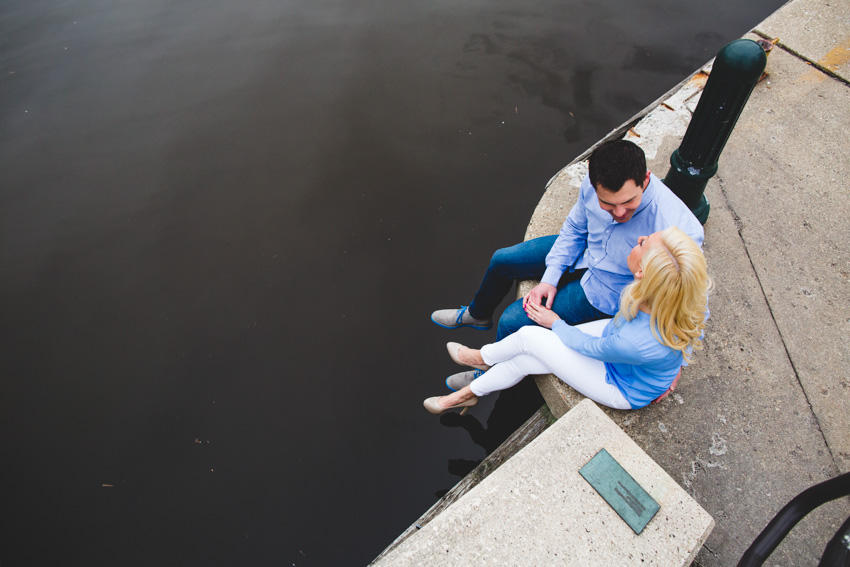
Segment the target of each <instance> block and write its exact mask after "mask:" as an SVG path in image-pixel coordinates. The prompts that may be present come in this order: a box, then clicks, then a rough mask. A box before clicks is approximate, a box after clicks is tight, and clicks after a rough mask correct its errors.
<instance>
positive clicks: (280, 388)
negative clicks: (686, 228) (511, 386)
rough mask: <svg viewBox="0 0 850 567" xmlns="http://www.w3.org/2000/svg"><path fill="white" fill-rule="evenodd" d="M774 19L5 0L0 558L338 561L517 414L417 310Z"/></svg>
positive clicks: (454, 475)
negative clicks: (481, 393) (599, 155)
mask: <svg viewBox="0 0 850 567" xmlns="http://www.w3.org/2000/svg"><path fill="white" fill-rule="evenodd" d="M782 2H783V0H754V1H752V2H738V1H737V0H717V1H714V2H681V1H678V0H643V1H639V2H626V1H624V0H616V1H613V0H610V1H595V2H590V1H578V0H568V1H561V2H554V1H547V0H534V1H532V2H525V3H521V5H520V4H518V3H517V2H513V1H508V0H492V1H488V2H483V1H471V2H445V1H440V0H438V1H434V2H365V1H363V0H346V1H341V0H337V1H334V0H328V1H321V2H316V1H310V2H308V1H305V0H300V1H299V0H288V1H272V0H248V1H243V2H236V1H235V0H205V1H201V0H168V1H165V0H153V1H145V2H142V1H141V0H52V1H50V2H48V1H44V0H5V1H4V2H3V3H2V6H0V110H2V112H0V262H2V271H0V274H2V277H0V293H2V306H0V314H1V315H0V332H2V336H0V339H2V347H0V348H2V350H0V451H2V458H3V461H2V462H3V467H2V472H0V479H2V485H3V486H4V495H3V504H2V506H0V517H2V525H0V533H2V535H0V538H1V539H0V563H2V564H3V565H57V564H72V565H80V564H87V565H284V566H290V565H298V566H301V565H305V566H306V565H314V566H315V565H323V566H324V565H363V564H365V563H367V562H368V561H369V560H371V559H372V558H373V557H374V556H375V555H376V554H377V553H379V552H380V551H381V550H382V549H383V548H384V547H385V546H386V545H387V544H388V543H389V542H390V541H392V539H394V538H395V536H396V535H398V533H400V532H401V531H402V530H403V529H405V528H406V527H407V526H408V525H409V524H410V523H411V522H413V521H414V520H415V519H416V518H417V517H418V516H419V514H420V513H421V512H423V511H424V510H426V509H427V508H428V507H429V506H430V505H431V504H432V503H433V502H434V501H435V500H436V499H437V498H438V497H439V496H440V495H441V494H443V493H444V492H445V491H446V490H447V489H449V488H450V487H451V486H453V485H454V484H455V483H456V482H457V481H458V480H459V479H460V478H461V477H462V476H463V475H464V474H465V473H466V472H467V471H469V470H470V469H471V468H472V467H473V466H474V465H475V464H476V463H477V462H478V461H480V460H481V459H482V458H483V457H484V456H485V455H486V454H487V453H489V452H490V451H492V450H493V449H494V448H495V447H496V446H498V444H499V443H500V442H501V441H502V440H503V439H504V438H505V437H506V436H507V435H508V434H509V433H510V432H511V431H513V429H515V428H516V427H517V426H518V425H519V424H521V423H522V422H523V421H525V419H526V418H527V417H528V416H529V415H530V414H531V413H532V412H533V411H534V410H535V409H537V408H538V407H539V406H540V405H541V404H542V400H541V399H540V398H539V397H538V396H537V394H536V391H535V389H534V387H533V384H531V385H525V388H522V387H518V388H517V391H515V392H510V393H505V394H502V395H501V396H491V397H490V399H487V400H485V402H484V403H482V404H480V405H479V406H478V407H477V408H475V409H474V410H473V411H472V412H471V413H470V415H469V416H466V417H464V418H460V417H459V416H447V417H444V418H442V419H440V418H437V417H435V416H432V415H430V414H428V413H426V412H425V410H424V409H423V408H422V406H421V402H422V399H424V398H425V397H427V396H431V395H436V394H440V393H443V392H445V386H444V385H443V380H444V379H445V377H446V375H448V374H449V373H452V372H454V371H456V370H457V368H456V367H454V366H453V365H452V363H451V361H450V360H449V359H448V357H447V356H446V353H445V349H444V347H443V344H444V343H445V341H446V340H460V341H463V342H467V343H469V344H471V345H474V346H478V345H480V344H482V343H483V342H484V341H489V340H492V339H493V338H494V337H495V332H494V331H493V332H489V333H480V332H475V331H469V330H463V331H457V332H454V333H452V332H448V331H445V330H441V329H439V328H437V327H436V326H434V325H433V324H431V323H430V321H429V317H428V316H429V314H430V312H431V311H432V310H433V309H436V308H442V307H451V306H455V305H459V304H461V303H465V302H468V300H469V299H470V295H471V294H472V292H473V291H474V289H475V288H476V287H477V284H478V282H479V278H480V276H481V274H482V273H483V270H484V268H485V266H486V264H487V261H488V260H489V255H490V253H491V252H492V250H494V249H495V248H497V247H500V246H505V245H509V244H513V243H515V242H517V241H519V240H521V239H522V236H523V234H524V230H525V225H526V223H527V222H528V219H529V217H530V215H531V212H532V210H533V208H534V206H535V205H536V203H537V201H538V199H539V198H540V196H541V194H542V192H543V189H544V185H545V183H546V181H547V180H548V179H549V178H550V177H551V176H552V175H554V174H555V173H556V172H557V171H558V170H559V169H560V168H561V167H562V166H564V165H565V164H566V163H568V162H569V161H570V160H571V159H572V158H573V157H574V156H576V155H577V154H579V153H581V152H582V151H583V150H584V149H585V148H587V147H588V146H590V145H591V144H592V143H594V142H595V141H596V140H598V139H599V138H600V137H602V136H603V135H604V134H606V133H607V132H608V131H610V130H611V129H612V128H614V127H616V126H617V125H619V124H620V123H621V122H622V121H624V120H625V119H627V118H628V117H630V116H631V115H633V114H634V113H635V112H637V111H638V110H640V109H641V108H643V107H644V106H645V105H646V104H648V103H649V102H651V101H652V100H654V99H655V98H657V97H658V96H660V95H661V94H662V93H663V92H665V91H666V90H668V89H669V88H671V87H672V86H673V85H674V84H676V83H677V82H678V81H680V80H681V79H682V78H683V77H684V76H686V75H687V74H689V73H691V72H692V71H693V70H694V69H695V68H697V67H698V66H700V65H702V64H703V63H704V62H705V61H707V60H708V59H710V58H711V57H712V56H713V55H714V54H715V53H716V52H717V50H718V49H719V48H720V47H722V46H723V45H724V44H725V43H727V42H728V41H731V40H732V39H735V38H737V37H739V36H741V35H742V34H744V33H745V32H746V31H747V30H748V29H749V28H751V27H752V26H754V25H755V24H756V23H758V22H759V21H760V20H761V19H763V18H764V17H765V16H766V15H768V14H769V13H770V12H772V11H773V10H775V9H776V8H777V7H779V5H781V4H782ZM659 173H660V174H663V173H664V172H659Z"/></svg>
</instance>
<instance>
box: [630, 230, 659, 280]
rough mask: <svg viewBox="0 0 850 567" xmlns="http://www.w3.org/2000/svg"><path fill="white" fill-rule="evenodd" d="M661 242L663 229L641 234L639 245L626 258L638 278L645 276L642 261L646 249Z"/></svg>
mask: <svg viewBox="0 0 850 567" xmlns="http://www.w3.org/2000/svg"><path fill="white" fill-rule="evenodd" d="M660 243H661V231H659V232H653V233H652V234H650V235H649V236H639V237H638V243H637V246H635V247H634V248H632V251H631V252H630V253H629V257H628V258H626V264H627V265H628V266H629V271H631V272H632V274H634V276H635V277H636V278H638V279H640V278H642V277H643V271H642V270H641V268H640V263H641V262H642V261H643V255H644V254H646V251H647V250H649V249H650V248H652V247H653V246H656V245H658V244H660Z"/></svg>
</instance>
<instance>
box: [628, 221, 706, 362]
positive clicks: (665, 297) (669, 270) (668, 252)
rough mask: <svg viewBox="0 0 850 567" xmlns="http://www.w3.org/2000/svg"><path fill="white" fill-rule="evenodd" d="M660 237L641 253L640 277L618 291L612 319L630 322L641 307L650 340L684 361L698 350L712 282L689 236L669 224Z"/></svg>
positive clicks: (702, 257) (698, 251)
mask: <svg viewBox="0 0 850 567" xmlns="http://www.w3.org/2000/svg"><path fill="white" fill-rule="evenodd" d="M660 236H661V243H660V244H657V245H655V246H653V247H652V248H650V249H649V250H647V251H646V252H644V255H643V259H642V260H641V270H642V271H643V277H642V278H640V279H636V280H635V281H634V282H632V283H631V284H629V285H628V286H627V287H626V289H624V290H623V294H622V296H621V297H620V311H619V313H617V317H622V318H623V319H625V320H626V321H630V320H632V319H633V318H634V317H635V316H636V315H637V312H638V310H639V309H640V307H642V306H643V307H645V308H646V309H647V310H648V311H649V315H650V328H651V329H652V334H653V336H654V337H655V338H656V339H657V340H658V341H659V342H660V343H662V344H664V345H667V346H668V347H670V348H672V349H675V350H678V351H681V352H682V355H683V356H684V357H685V360H686V361H689V360H690V351H691V349H696V350H699V349H701V348H702V340H701V338H700V337H701V335H702V332H703V330H704V329H705V316H706V313H707V311H708V305H707V300H708V292H709V291H710V290H711V287H712V282H711V278H709V277H708V269H707V267H706V263H705V256H704V255H703V253H702V250H700V247H699V246H697V243H696V242H694V241H693V239H691V237H690V236H688V235H687V234H685V233H684V232H682V231H681V230H679V229H678V228H676V227H675V226H674V227H670V228H668V229H667V230H664V231H662V232H661V235H660Z"/></svg>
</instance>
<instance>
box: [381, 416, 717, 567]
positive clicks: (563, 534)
mask: <svg viewBox="0 0 850 567" xmlns="http://www.w3.org/2000/svg"><path fill="white" fill-rule="evenodd" d="M602 448H605V449H607V450H608V452H609V453H610V454H611V455H612V456H613V457H614V458H615V459H616V460H617V461H618V462H619V463H620V464H621V465H622V466H623V467H624V468H625V469H626V470H627V471H628V472H629V473H630V474H631V475H632V476H633V477H634V479H635V480H636V481H637V482H638V483H640V484H641V486H642V487H643V488H644V489H645V490H646V491H647V492H648V493H649V494H650V495H651V496H652V497H653V498H654V499H655V500H656V501H657V502H658V503H659V504H660V506H661V509H660V510H659V512H658V513H657V514H656V515H655V517H653V519H652V520H651V521H650V522H649V524H648V525H647V526H646V528H645V529H644V531H643V532H642V533H641V534H640V535H635V533H634V532H633V531H632V529H631V528H629V526H628V525H627V524H626V523H625V522H624V521H623V520H622V519H621V518H620V517H619V516H618V515H617V514H616V512H614V510H613V509H612V508H611V507H610V506H608V504H607V503H606V502H605V501H604V500H603V499H602V497H601V496H599V494H597V493H596V491H595V490H594V489H593V488H592V487H591V486H590V485H589V484H588V483H587V481H585V480H584V479H583V478H582V477H581V475H580V474H579V472H578V471H579V469H580V468H581V467H582V466H583V465H584V464H585V463H587V462H588V461H589V460H590V459H591V458H592V457H593V456H594V455H595V454H596V453H597V452H599V450H601V449H602ZM713 526H714V520H713V519H712V518H711V516H710V515H709V514H708V513H707V512H706V511H705V510H703V508H702V507H701V506H700V505H699V504H698V503H697V502H696V501H695V500H694V499H693V498H691V497H690V496H689V495H688V494H687V493H686V492H685V491H684V490H683V489H682V488H681V487H680V486H679V485H678V484H677V483H676V482H675V481H674V480H673V479H672V478H671V477H670V476H669V475H668V474H667V473H666V472H664V470H663V469H662V468H661V467H660V466H658V465H657V464H656V463H655V462H654V461H653V460H652V459H651V458H650V457H649V456H648V455H647V454H646V453H645V452H644V451H643V450H642V449H640V447H638V446H637V444H635V442H634V441H632V440H631V439H630V438H629V437H628V435H626V434H625V433H624V432H623V431H622V430H621V429H620V428H619V427H617V425H616V424H615V423H614V422H613V421H612V420H611V419H610V418H608V417H607V416H606V415H605V414H604V413H603V412H602V411H601V410H600V409H599V408H598V407H597V406H596V404H594V403H593V402H592V401H590V400H585V401H583V402H581V403H580V404H578V405H577V406H576V407H575V408H573V409H572V410H571V411H570V412H568V413H567V414H566V415H565V416H564V417H563V418H561V419H560V420H559V421H558V422H557V423H555V424H554V425H552V426H551V427H550V428H549V429H547V430H546V431H545V432H544V433H543V434H541V435H540V436H539V437H538V438H537V439H535V440H534V441H533V442H532V443H531V444H529V445H528V446H526V447H525V448H524V449H523V450H522V451H520V452H519V453H518V454H517V455H515V456H514V457H513V458H511V459H510V460H509V461H508V462H507V463H505V464H503V465H502V466H501V467H500V468H499V469H497V470H496V471H495V472H494V473H493V474H491V475H490V476H488V477H487V478H486V479H485V480H484V481H482V482H481V483H480V484H479V485H478V486H476V487H475V488H474V489H472V490H471V491H470V492H469V493H467V494H466V495H465V496H463V497H462V498H461V499H460V500H458V501H457V502H455V503H454V504H453V505H452V506H451V507H450V508H449V509H448V510H446V511H444V512H443V513H442V514H440V515H439V516H438V517H437V518H435V519H434V520H432V521H431V522H430V523H429V524H427V525H426V526H425V527H424V528H423V529H422V530H420V531H419V532H417V533H416V534H414V535H413V536H411V537H410V538H408V539H407V540H405V541H404V542H403V543H402V544H401V545H399V546H398V547H397V548H395V549H394V550H393V551H392V552H391V553H390V554H388V555H387V556H385V557H384V558H383V559H381V560H380V561H379V562H378V563H376V566H381V567H387V566H399V567H401V566H408V565H409V566H414V565H415V566H419V565H443V566H453V565H457V566H461V565H463V566H466V565H489V564H496V565H516V566H523V565H535V566H536V565H583V566H594V565H599V566H606V567H607V566H610V565H624V566H625V565H645V566H649V565H665V566H670V565H690V563H691V562H692V560H693V559H694V557H695V556H696V553H697V551H698V550H699V549H700V547H701V546H702V543H703V542H704V541H705V539H706V538H707V537H708V535H709V533H710V532H711V529H712V528H713Z"/></svg>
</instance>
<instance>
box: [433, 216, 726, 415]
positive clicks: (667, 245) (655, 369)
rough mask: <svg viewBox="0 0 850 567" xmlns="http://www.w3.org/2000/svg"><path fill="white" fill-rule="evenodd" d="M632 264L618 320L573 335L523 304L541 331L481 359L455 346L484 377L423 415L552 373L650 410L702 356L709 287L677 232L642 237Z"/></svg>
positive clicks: (490, 349) (508, 341) (525, 332)
mask: <svg viewBox="0 0 850 567" xmlns="http://www.w3.org/2000/svg"><path fill="white" fill-rule="evenodd" d="M627 264H628V266H629V270H630V271H631V272H632V274H634V277H635V281H634V282H632V283H631V284H629V286H628V287H626V289H625V290H623V294H622V296H621V297H620V311H619V312H618V313H617V315H616V316H615V317H614V318H613V319H605V320H602V321H593V322H591V323H585V324H583V325H578V326H576V327H573V326H570V325H568V324H567V323H565V322H564V321H563V320H561V319H560V318H558V316H557V315H555V314H554V313H553V312H552V311H551V310H550V309H547V308H546V307H544V306H542V305H535V304H533V303H531V302H527V303H526V305H525V309H526V313H528V316H529V318H530V319H532V320H533V321H534V322H535V323H537V324H538V325H540V327H523V328H522V329H520V330H519V331H517V332H516V333H514V334H513V335H510V336H509V337H506V338H505V339H503V340H501V341H499V342H497V343H494V344H490V345H485V346H484V347H482V348H481V350H474V349H470V348H466V347H464V346H461V345H457V344H455V343H450V346H449V353H450V355H451V356H452V358H453V359H454V360H455V362H458V363H459V364H465V365H468V366H472V367H474V368H477V369H480V370H484V371H485V372H484V373H483V374H481V373H480V372H478V373H476V374H480V377H478V378H477V379H475V380H474V381H472V382H471V383H469V382H470V381H471V380H472V378H473V376H472V374H473V373H472V372H466V373H461V374H457V375H455V376H452V377H450V378H449V380H448V381H447V384H448V385H449V386H450V387H451V386H452V385H453V383H452V381H454V385H456V386H457V387H458V391H456V392H455V393H453V394H451V395H448V396H443V397H433V398H428V399H427V400H425V408H426V409H427V410H428V411H429V412H431V413H435V414H441V413H444V412H446V411H448V410H450V409H455V408H463V410H462V411H461V414H463V413H465V412H466V410H467V409H469V408H470V407H472V406H474V405H475V404H477V403H478V398H479V397H480V396H486V395H487V394H490V393H491V392H496V391H499V390H504V389H505V388H509V387H511V386H513V385H514V384H516V383H518V382H519V381H520V380H522V378H523V377H525V376H528V375H529V374H549V373H552V374H555V375H556V376H557V377H558V378H560V379H561V380H563V381H564V382H566V383H567V384H569V385H570V386H572V387H573V388H574V389H576V390H577V391H578V392H579V393H581V394H582V395H584V396H586V397H588V398H590V399H592V400H594V401H595V402H597V403H600V404H603V405H606V406H608V407H611V408H614V409H638V408H642V407H644V406H646V405H648V404H649V403H651V402H652V401H653V400H654V399H656V398H658V397H659V396H660V395H661V394H663V393H664V392H665V391H667V389H668V388H669V387H670V385H671V384H672V383H673V380H674V379H675V378H676V375H677V374H678V373H679V370H680V369H681V367H682V363H683V362H687V361H689V360H690V354H691V351H692V350H693V349H700V348H702V343H701V338H702V333H703V329H704V328H705V319H706V316H707V313H708V309H707V303H706V302H707V296H708V292H709V289H710V287H711V279H710V278H709V277H708V272H707V269H706V263H705V256H703V253H702V250H700V248H699V246H697V244H696V243H695V242H694V241H693V240H692V239H691V238H690V237H689V236H688V235H686V234H685V233H684V232H682V231H681V230H679V229H678V228H676V227H672V228H668V229H667V230H664V231H660V232H656V233H654V234H652V235H650V236H642V237H640V238H639V239H638V244H637V246H635V247H634V248H633V249H632V251H631V253H630V254H629V257H628V259H627ZM544 327H545V328H544ZM549 329H551V330H549ZM459 382H460V383H459ZM462 383H469V384H468V385H463V386H462V387H461V384H462Z"/></svg>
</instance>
